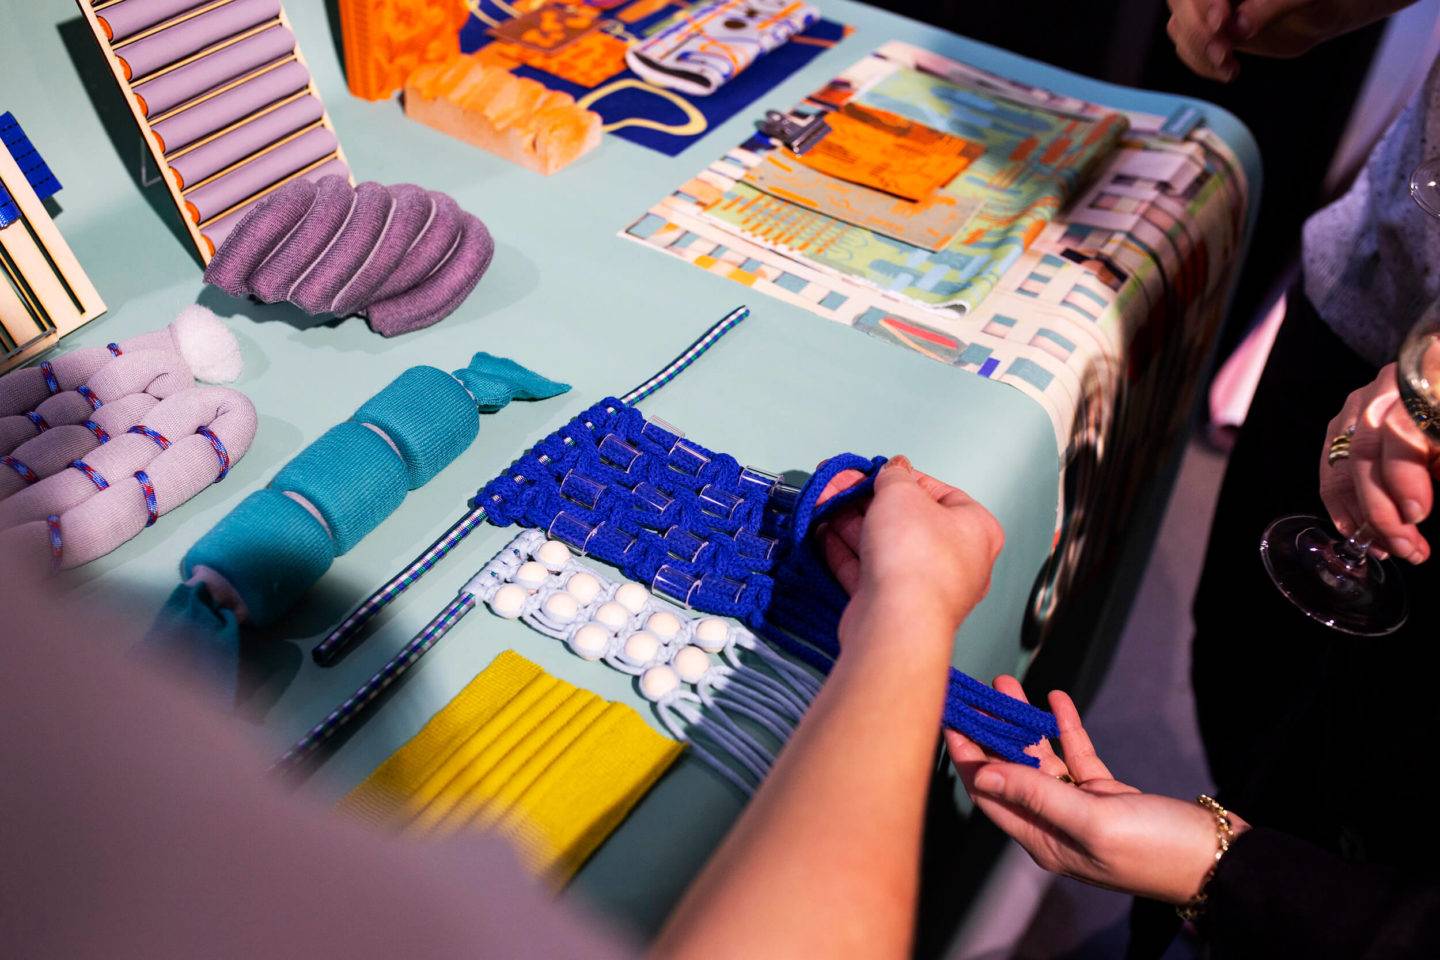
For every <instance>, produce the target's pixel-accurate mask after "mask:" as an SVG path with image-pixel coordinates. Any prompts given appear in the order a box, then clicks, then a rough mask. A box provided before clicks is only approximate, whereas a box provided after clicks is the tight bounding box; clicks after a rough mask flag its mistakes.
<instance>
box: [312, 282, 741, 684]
mask: <svg viewBox="0 0 1440 960" xmlns="http://www.w3.org/2000/svg"><path fill="white" fill-rule="evenodd" d="M748 316H750V308H749V307H747V306H745V305H744V304H742V305H740V306H738V307H736V308H735V309H734V310H731V311H730V312H729V313H727V314H726V315H725V316H723V317H721V318H720V319H719V320H717V321H716V322H715V323H713V324H711V325H710V328H709V329H708V330H706V331H705V332H704V333H702V334H701V335H700V336H699V337H698V338H697V339H696V340H695V341H694V342H693V343H691V344H690V346H688V347H686V348H685V349H684V350H683V351H681V353H680V355H679V356H677V357H676V358H675V359H674V360H671V361H670V362H669V363H668V364H666V365H665V366H664V367H663V368H661V370H660V371H659V372H658V373H656V374H655V375H654V376H653V377H651V378H650V379H648V380H646V381H645V382H644V383H642V384H640V385H639V386H638V387H636V388H635V389H633V390H631V391H630V392H629V393H627V394H625V395H624V396H623V397H621V398H620V399H621V400H622V401H623V402H625V403H628V404H631V405H634V404H637V403H639V402H640V401H642V400H644V399H645V398H646V397H649V396H652V395H653V394H654V393H655V392H656V391H658V390H659V389H660V388H661V387H664V386H665V385H666V384H667V383H669V382H670V381H672V380H674V379H675V378H676V377H678V376H679V375H680V374H681V373H683V372H685V370H686V369H687V368H688V367H689V366H690V365H691V364H693V363H694V362H695V361H696V360H699V359H700V358H701V357H702V356H704V355H705V352H706V351H707V350H709V349H710V348H711V347H712V346H714V345H715V343H716V342H717V341H718V340H719V339H720V338H721V337H723V336H725V334H727V333H729V332H730V331H731V330H734V329H735V328H736V327H738V326H739V325H740V324H741V322H743V321H744V320H745V318H746V317H748ZM484 519H485V508H484V507H476V508H474V509H472V510H471V511H470V512H468V513H466V514H465V516H463V517H461V518H460V519H459V520H457V521H455V523H454V524H452V525H451V527H450V529H449V530H446V531H445V532H444V533H443V534H441V536H440V539H439V540H436V541H435V542H434V543H433V544H431V545H430V547H429V548H428V549H427V550H426V551H425V552H424V553H422V554H420V555H419V556H418V557H416V558H415V559H414V560H412V561H410V563H409V564H407V565H406V566H405V567H404V568H402V569H401V570H400V572H399V573H397V574H396V575H395V576H393V577H391V578H390V579H389V580H388V581H386V583H385V585H384V586H382V587H380V588H379V589H378V590H376V591H375V592H374V593H372V594H370V596H368V597H366V598H365V599H364V600H363V601H361V603H360V605H359V606H358V607H356V608H355V609H354V611H352V612H351V614H350V615H349V616H348V617H346V618H345V619H344V620H342V621H341V622H340V624H339V625H338V626H337V627H336V628H335V629H334V630H331V631H330V633H329V634H327V635H326V637H325V639H324V640H321V641H320V642H319V643H318V644H316V645H315V648H314V649H313V650H311V651H310V655H311V656H312V657H313V658H314V660H315V662H316V663H318V664H320V665H321V666H328V665H330V664H333V663H335V662H336V661H337V660H338V659H339V658H340V655H341V654H342V653H343V652H344V651H345V650H346V648H347V647H349V646H350V645H351V642H352V641H353V640H354V638H355V637H356V636H357V635H358V634H359V632H360V631H361V630H362V629H363V628H364V626H365V624H367V623H369V622H370V621H371V620H372V619H374V618H375V616H376V615H377V614H378V613H379V612H380V611H381V610H383V609H385V607H387V606H388V605H389V604H390V603H391V602H392V601H393V600H394V599H395V598H396V597H398V596H400V594H402V593H404V592H405V591H406V590H408V589H409V588H410V587H411V585H412V584H414V583H415V582H416V581H417V580H419V579H420V578H421V577H423V576H425V574H427V573H429V572H430V570H431V569H432V568H433V567H434V566H435V565H436V564H438V563H439V562H440V561H441V560H443V559H445V557H446V556H447V555H448V554H449V553H450V551H452V550H454V549H455V548H456V547H457V546H459V544H460V542H461V541H462V540H464V539H465V538H466V537H468V536H470V534H471V533H472V532H473V531H474V530H475V528H476V527H478V526H479V525H480V524H481V522H483V521H484Z"/></svg>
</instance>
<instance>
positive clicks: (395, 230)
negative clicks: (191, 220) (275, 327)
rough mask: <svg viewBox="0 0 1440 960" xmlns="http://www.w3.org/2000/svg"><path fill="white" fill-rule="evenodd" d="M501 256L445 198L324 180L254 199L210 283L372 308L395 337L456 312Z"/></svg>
mask: <svg viewBox="0 0 1440 960" xmlns="http://www.w3.org/2000/svg"><path fill="white" fill-rule="evenodd" d="M494 253H495V244H494V241H493V240H492V239H491V237H490V232H489V231H488V230H486V228H485V225H484V224H483V223H482V222H481V221H480V220H479V219H478V218H476V217H474V216H472V215H471V214H468V213H466V212H464V211H463V210H461V209H460V208H459V206H458V205H457V204H456V203H455V201H454V200H452V199H451V198H450V197H448V196H446V195H445V194H442V193H434V192H427V191H424V190H421V189H420V188H419V187H416V186H414V185H413V184H398V185H396V186H392V187H383V186H381V185H380V184H375V183H363V184H361V185H360V186H359V187H356V188H352V187H351V186H350V185H349V184H348V183H347V182H346V181H345V180H344V179H343V178H341V177H324V178H322V179H321V180H319V181H318V183H317V184H316V185H313V186H312V185H310V184H306V183H291V184H287V185H285V186H284V187H281V188H280V189H279V190H277V191H275V192H274V193H273V194H271V195H270V196H268V197H266V198H265V199H264V200H262V201H260V202H258V203H256V204H255V205H254V206H253V207H252V208H251V209H250V210H248V211H247V212H246V213H245V215H244V216H243V217H241V218H240V219H239V221H238V222H237V223H236V224H235V225H234V227H233V228H232V229H231V230H230V233H229V235H228V237H227V238H226V240H225V242H224V243H223V244H222V245H221V247H220V249H219V250H217V251H216V255H215V257H214V259H212V260H211V261H210V266H209V267H208V268H207V269H206V271H205V279H206V281H207V282H209V283H212V284H214V285H215V286H218V287H220V288H221V289H222V290H225V291H226V292H227V293H230V294H231V295H232V296H244V295H247V294H248V295H252V296H255V297H257V298H258V299H260V300H262V301H264V302H266V303H274V302H277V301H279V300H290V301H292V302H294V303H295V304H297V305H298V306H300V307H301V308H302V309H304V310H305V311H307V312H309V313H312V314H322V313H335V314H338V315H342V316H343V315H345V314H348V313H351V312H354V311H366V312H368V315H369V320H370V326H371V328H372V329H374V330H375V331H376V332H377V333H379V334H381V335H382V336H387V337H388V336H394V335H395V334H397V333H405V332H408V331H410V330H417V329H420V328H421V327H426V326H429V325H430V324H432V323H435V322H436V321H438V320H440V319H442V318H443V317H445V316H447V315H448V314H450V313H451V312H452V311H453V310H455V309H456V308H457V307H458V306H459V305H460V304H461V303H462V302H463V301H464V300H465V298H466V297H467V296H469V295H470V292H471V291H472V290H474V289H475V284H476V283H478V282H479V280H480V277H481V276H483V275H484V273H485V270H486V269H487V268H488V267H489V265H490V261H491V259H492V258H493V256H494Z"/></svg>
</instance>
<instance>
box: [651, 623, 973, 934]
mask: <svg viewBox="0 0 1440 960" xmlns="http://www.w3.org/2000/svg"><path fill="white" fill-rule="evenodd" d="M847 628H848V629H849V630H850V632H851V633H853V634H856V635H864V634H867V633H873V635H871V636H867V637H866V638H865V639H866V642H863V643H853V644H851V645H850V646H848V647H847V648H846V650H845V652H844V653H843V655H842V656H841V657H840V659H839V661H838V663H837V664H836V666H835V669H834V670H833V671H832V673H831V675H830V677H829V679H828V680H827V682H826V684H825V686H824V688H823V689H822V691H821V692H820V694H819V696H818V697H817V698H816V700H815V703H814V704H813V705H812V707H811V709H810V711H809V713H808V714H807V715H806V717H805V719H804V721H803V722H802V723H801V724H800V726H799V728H798V729H797V730H796V732H795V735H794V736H793V737H792V738H791V741H790V743H789V744H788V745H787V746H786V747H785V749H784V750H783V751H782V753H781V755H780V757H779V760H778V761H777V763H776V765H775V768H774V769H773V770H772V771H771V773H770V776H769V777H768V778H767V779H766V782H765V784H764V785H763V786H762V788H761V789H760V791H759V792H758V793H757V794H756V796H755V798H754V800H753V801H752V802H751V804H750V805H749V807H748V808H747V809H746V811H745V813H744V814H743V815H742V816H741V818H740V820H739V822H738V823H737V824H736V826H735V828H734V830H732V831H731V833H730V835H729V836H728V837H727V838H726V840H725V842H724V843H723V844H722V845H721V847H720V849H719V851H717V853H716V854H715V856H714V857H713V858H712V859H711V861H710V863H709V865H708V866H707V867H706V869H705V870H704V872H702V873H701V875H700V877H699V878H698V879H697V880H696V881H695V883H694V884H693V885H692V886H691V888H690V890H689V891H688V893H687V894H686V896H685V898H684V900H683V901H682V902H681V904H680V906H679V907H678V908H677V909H676V911H675V913H674V915H673V916H672V918H671V920H670V923H669V924H668V925H667V927H666V929H665V930H664V932H663V933H662V935H661V937H660V940H659V942H658V944H657V947H656V951H657V953H659V954H661V955H663V956H755V955H776V956H792V955H802V954H803V955H810V956H824V957H846V956H865V957H884V956H900V955H903V954H904V953H906V952H907V951H908V948H909V945H910V938H911V928H912V926H913V923H914V911H915V901H916V892H917V886H918V870H919V858H920V839H921V829H922V821H923V818H924V806H925V796H926V787H927V784H928V782H929V778H930V775H931V770H932V768H933V765H934V759H935V741H936V736H937V734H938V731H939V726H940V716H941V710H942V705H943V700H944V691H945V682H946V668H947V667H948V665H949V658H950V649H951V633H952V631H951V629H950V626H949V624H948V623H947V622H946V621H945V620H944V618H943V617H940V616H930V615H917V614H916V613H915V612H914V611H911V610H905V609H903V608H901V609H895V608H893V607H892V608H890V609H881V608H874V609H871V610H869V611H867V612H866V613H865V614H863V615H862V617H861V618H860V619H858V620H857V621H856V622H855V623H853V624H847ZM902 633H903V635H902ZM877 640H878V641H879V642H876V641H877Z"/></svg>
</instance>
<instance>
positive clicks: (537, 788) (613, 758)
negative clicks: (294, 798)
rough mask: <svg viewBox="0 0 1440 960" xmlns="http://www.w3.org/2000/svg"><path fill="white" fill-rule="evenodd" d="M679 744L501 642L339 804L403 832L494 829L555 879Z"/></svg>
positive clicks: (634, 799) (561, 878) (602, 834)
mask: <svg viewBox="0 0 1440 960" xmlns="http://www.w3.org/2000/svg"><path fill="white" fill-rule="evenodd" d="M681 749H682V747H681V745H680V744H679V743H676V742H675V741H673V740H670V739H668V738H666V737H663V736H661V735H660V734H658V733H656V732H655V731H654V730H652V729H651V728H650V726H649V725H648V724H647V723H646V722H645V721H644V720H642V719H641V718H640V715H639V714H637V713H636V712H635V711H634V710H632V709H630V708H629V707H627V706H625V705H624V704H620V703H610V702H609V701H606V700H602V699H601V698H600V697H598V696H596V695H595V694H593V693H591V692H589V691H588V690H581V689H580V688H579V687H575V686H572V685H570V684H568V683H566V682H565V681H563V680H558V679H556V678H555V677H552V676H550V675H549V674H548V673H546V672H545V671H544V670H541V669H540V668H539V667H538V666H536V665H535V664H533V663H531V662H530V661H529V660H526V659H525V658H524V657H522V656H520V655H519V654H518V653H516V652H515V651H513V650H506V651H505V652H504V653H502V654H500V656H498V657H496V658H495V660H494V661H493V662H492V663H491V664H490V666H488V667H486V668H485V670H484V671H482V672H481V673H480V674H479V675H478V676H476V677H475V679H474V680H471V681H470V683H469V684H468V685H467V686H466V687H465V689H464V690H461V691H460V693H459V694H458V695H457V696H456V697H455V699H454V700H451V701H450V702H449V703H448V704H446V705H445V707H444V708H443V709H441V711H440V712H439V713H437V714H435V716H433V717H431V718H430V722H428V723H427V724H425V726H424V727H423V728H422V729H421V730H420V732H419V733H417V734H415V736H414V737H413V738H411V740H410V742H409V743H406V744H405V745H404V746H403V747H401V748H400V749H399V750H397V751H395V753H394V754H392V755H391V756H390V758H389V759H387V760H386V761H385V762H384V763H382V764H380V766H378V767H376V768H375V770H374V772H372V773H371V774H370V776H369V777H367V778H366V779H365V781H364V782H363V783H361V784H360V785H359V786H358V787H356V788H355V789H354V790H353V791H351V793H350V794H349V796H347V797H345V799H343V800H341V801H340V808H341V809H342V810H345V811H347V812H349V813H352V814H354V815H356V816H358V817H360V818H361V819H363V820H368V821H370V822H372V823H376V824H383V825H385V826H389V827H392V828H398V829H400V830H401V831H403V832H405V833H408V834H413V835H436V834H443V833H451V832H454V831H457V830H463V829H467V828H486V829H491V830H496V831H499V832H500V833H501V834H503V835H505V836H507V837H509V838H510V839H511V840H512V841H513V842H514V843H515V844H516V846H517V847H518V848H519V850H520V854H521V858H522V859H523V860H524V861H525V862H526V864H527V865H528V866H529V867H530V868H531V869H532V870H534V871H535V872H536V873H538V874H541V875H543V876H545V877H547V878H549V879H550V880H551V881H553V882H555V883H557V884H563V883H564V882H565V881H567V880H569V879H570V877H571V876H573V875H574V873H575V871H576V870H578V869H580V865H581V864H582V863H584V862H585V859H586V858H587V857H589V856H590V854H591V853H593V852H594V851H595V848H596V847H598V846H599V845H600V844H601V842H603V841H604V839H605V838H606V837H608V836H609V835H610V833H611V831H613V830H614V829H615V828H616V827H617V826H619V824H620V821H622V820H623V819H625V816H626V815H627V814H628V813H629V812H630V810H631V808H633V807H634V806H635V804H636V803H638V802H639V800H640V798H641V797H643V796H644V795H645V793H646V791H648V790H649V789H650V787H651V786H652V785H654V783H655V781H656V780H658V779H659V778H660V775H661V774H662V773H664V772H665V770H666V769H667V768H668V767H669V766H670V764H671V763H673V762H674V761H675V758H676V757H678V756H679V755H680V751H681Z"/></svg>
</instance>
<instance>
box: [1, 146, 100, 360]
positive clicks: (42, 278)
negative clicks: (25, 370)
mask: <svg viewBox="0 0 1440 960" xmlns="http://www.w3.org/2000/svg"><path fill="white" fill-rule="evenodd" d="M0 184H3V185H4V187H5V191H6V192H7V193H8V194H9V195H10V198H11V199H12V200H13V201H14V202H15V206H16V208H18V209H19V211H20V219H19V220H17V221H15V222H14V223H12V224H10V225H9V226H8V227H3V228H0V328H3V330H4V334H5V337H6V339H7V340H8V341H9V343H6V344H0V347H3V352H0V373H3V372H4V371H6V370H10V369H12V368H14V367H18V366H20V365H21V364H23V363H26V362H27V361H29V360H31V359H32V358H34V357H35V356H37V355H39V354H41V353H43V352H45V351H46V350H49V349H50V348H51V347H53V346H55V344H56V343H57V342H58V341H59V340H60V338H61V337H63V336H65V335H66V334H68V333H70V332H72V331H74V330H76V329H77V328H79V327H81V326H83V325H84V324H86V323H89V322H90V321H91V320H94V319H95V318H96V317H98V316H100V314H102V313H104V312H105V301H103V300H101V299H100V294H99V292H98V291H97V290H96V289H95V286H94V284H92V283H91V282H90V278H89V277H88V276H86V275H85V271H84V270H83V269H81V267H80V261H78V260H77V259H75V254H74V252H73V251H71V249H70V245H69V244H68V243H66V242H65V238H64V237H63V236H61V235H60V231H59V230H58V229H57V228H56V226H55V221H53V220H51V219H50V214H49V213H48V212H47V211H46V210H45V205H44V203H42V202H41V200H40V198H39V197H38V196H36V195H35V191H34V190H33V189H31V187H30V182H29V180H27V179H26V177H25V174H24V172H23V171H22V170H21V169H20V165H19V164H17V163H16V162H15V159H14V158H13V157H12V156H10V151H9V150H7V149H6V148H5V147H4V146H3V145H0Z"/></svg>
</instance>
